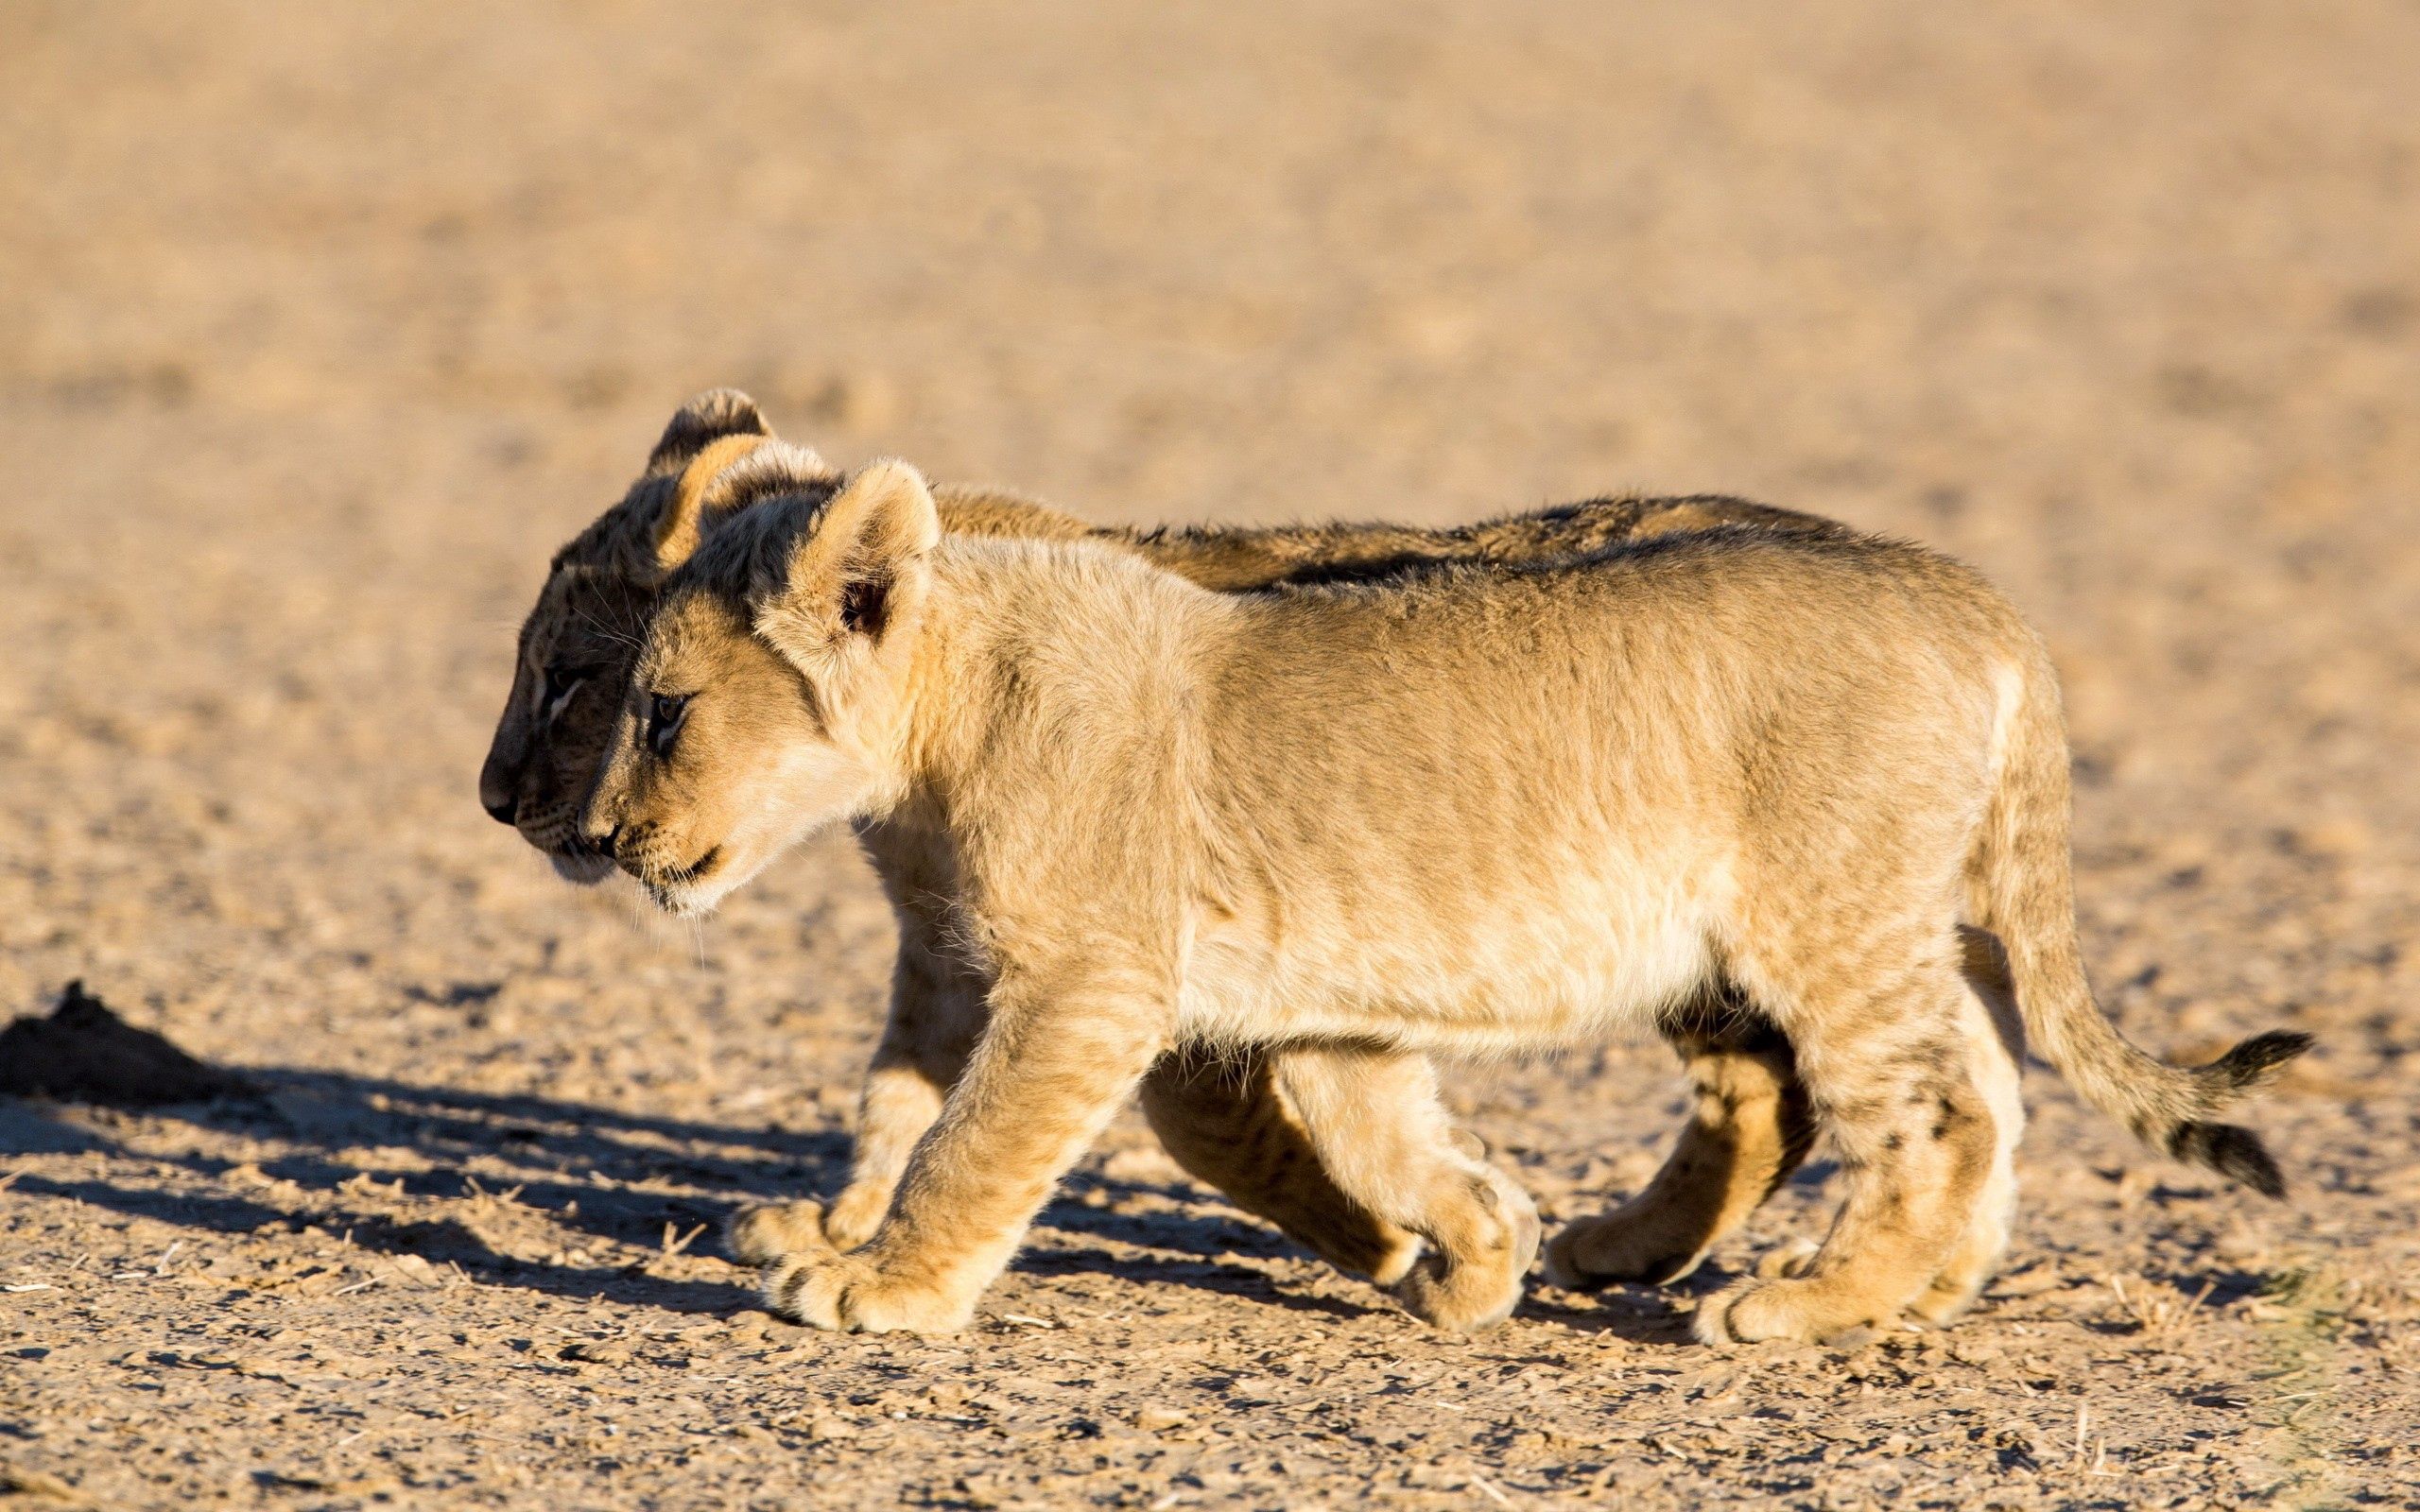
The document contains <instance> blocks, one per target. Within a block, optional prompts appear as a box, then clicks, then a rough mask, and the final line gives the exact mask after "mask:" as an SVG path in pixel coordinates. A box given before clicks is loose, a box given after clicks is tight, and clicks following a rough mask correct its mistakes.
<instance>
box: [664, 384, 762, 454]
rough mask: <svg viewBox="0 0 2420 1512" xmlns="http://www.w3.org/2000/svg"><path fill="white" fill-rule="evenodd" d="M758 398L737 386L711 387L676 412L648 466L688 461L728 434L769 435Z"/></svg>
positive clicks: (666, 426)
mask: <svg viewBox="0 0 2420 1512" xmlns="http://www.w3.org/2000/svg"><path fill="white" fill-rule="evenodd" d="M772 434H773V432H772V428H771V427H770V426H769V425H767V424H766V423H765V416H764V412H763V411H761V410H759V409H758V408H757V407H756V401H754V400H752V399H751V398H749V397H748V396H747V395H746V394H744V393H742V392H740V391H739V390H738V389H736V388H709V389H707V390H706V391H705V392H704V393H702V394H700V395H699V396H698V397H696V398H695V399H692V400H690V401H689V402H688V403H687V404H683V405H682V406H681V408H680V409H679V410H678V411H677V412H676V413H675V414H674V415H673V417H672V419H671V421H669V422H667V423H666V425H665V427H664V435H663V437H662V438H659V439H658V440H657V441H656V443H655V450H654V451H653V452H652V453H650V454H649V455H648V467H649V468H650V469H652V470H658V471H661V470H664V469H667V468H672V467H677V466H679V465H682V464H684V463H686V462H687V461H688V460H689V459H690V458H691V457H693V456H695V455H698V454H699V453H700V452H701V451H703V450H705V448H706V447H707V446H708V445H710V444H712V443H713V442H715V441H718V440H720V439H722V438H724V437H726V436H770V435H772Z"/></svg>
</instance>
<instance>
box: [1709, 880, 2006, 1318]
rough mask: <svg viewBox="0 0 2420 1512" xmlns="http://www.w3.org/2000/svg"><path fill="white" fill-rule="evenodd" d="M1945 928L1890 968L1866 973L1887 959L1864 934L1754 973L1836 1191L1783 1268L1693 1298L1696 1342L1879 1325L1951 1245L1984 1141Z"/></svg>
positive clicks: (1935, 1271) (1964, 1226) (1947, 1258)
mask: <svg viewBox="0 0 2420 1512" xmlns="http://www.w3.org/2000/svg"><path fill="white" fill-rule="evenodd" d="M1947 933H1948V932H1947V930H1946V928H1945V929H1944V930H1943V936H1944V937H1943V938H1942V939H1941V940H1940V941H1939V942H1938V943H1937V944H1936V945H1934V946H1933V947H1932V948H1930V949H1918V950H1915V951H1911V952H1910V954H1912V955H1913V957H1914V958H1913V959H1912V960H1908V961H1907V963H1906V964H1905V965H1901V966H1897V967H1895V968H1893V967H1887V966H1886V967H1880V968H1877V967H1876V964H1875V963H1876V959H1877V958H1887V957H1888V956H1889V955H1890V954H1895V953H1894V952H1892V951H1891V950H1889V949H1888V948H1887V946H1883V945H1879V944H1878V945H1877V946H1876V948H1874V949H1872V950H1869V951H1866V952H1863V953H1860V954H1859V955H1858V956H1857V957H1852V958H1848V959H1842V958H1841V957H1840V956H1838V955H1837V954H1836V955H1834V957H1833V958H1832V959H1831V960H1830V961H1829V962H1826V961H1825V960H1824V956H1823V954H1822V953H1821V952H1820V950H1819V951H1816V952H1811V953H1810V952H1804V951H1802V952H1801V954H1800V955H1799V958H1798V959H1797V960H1793V961H1791V962H1790V964H1789V968H1788V969H1787V971H1786V973H1785V972H1784V971H1757V972H1756V973H1755V976H1756V979H1755V980H1753V986H1754V988H1755V991H1756V993H1757V1000H1758V1001H1759V1002H1763V1003H1769V1004H1772V1005H1774V1006H1775V1008H1776V1010H1777V1012H1779V1013H1780V1014H1781V1015H1782V1016H1783V1022H1784V1024H1785V1027H1786V1029H1787V1031H1788V1033H1789V1037H1790V1042H1791V1043H1792V1044H1793V1045H1794V1046H1795V1047H1796V1049H1797V1052H1798V1065H1799V1070H1800V1074H1801V1075H1802V1076H1803V1077H1804V1078H1805V1080H1806V1089H1807V1092H1808V1094H1809V1096H1810V1098H1811V1099H1812V1102H1813V1106H1814V1108H1815V1113H1816V1117H1817V1119H1818V1120H1819V1122H1820V1123H1821V1124H1822V1125H1823V1126H1824V1129H1825V1131H1826V1132H1828V1133H1829V1134H1830V1135H1831V1137H1832V1142H1833V1144H1834V1145H1835V1147H1836V1148H1837V1149H1838V1151H1839V1153H1840V1160H1841V1171H1842V1174H1843V1175H1844V1176H1845V1177H1846V1178H1847V1183H1848V1194H1847V1196H1846V1198H1845V1199H1844V1201H1843V1202H1842V1204H1841V1211H1840V1212H1839V1214H1838V1216H1837V1217H1836V1218H1835V1219H1834V1220H1833V1224H1832V1229H1831V1231H1830V1233H1829V1234H1828V1235H1827V1236H1826V1237H1825V1238H1824V1244H1823V1246H1822V1247H1821V1248H1819V1249H1818V1250H1817V1251H1816V1252H1815V1254H1814V1255H1813V1257H1812V1258H1810V1259H1809V1260H1808V1261H1807V1262H1806V1263H1805V1265H1804V1266H1803V1267H1801V1268H1800V1269H1799V1270H1798V1272H1797V1274H1795V1275H1792V1276H1789V1277H1786V1278H1783V1279H1779V1280H1753V1281H1747V1282H1743V1283H1741V1284H1739V1285H1737V1286H1734V1287H1732V1288H1730V1289H1729V1290H1727V1291H1725V1292H1722V1293H1720V1294H1719V1295H1717V1296H1715V1297H1709V1298H1708V1299H1707V1300H1706V1302H1705V1304H1704V1305H1703V1307H1701V1308H1700V1309H1699V1311H1698V1314H1697V1323H1696V1330H1697V1333H1698V1336H1699V1337H1700V1338H1702V1339H1703V1340H1704V1341H1705V1342H1707V1343H1709V1344H1719V1343H1725V1342H1737V1343H1753V1342H1755V1341H1757V1340H1761V1339H1795V1340H1802V1341H1808V1340H1817V1339H1823V1338H1827V1337H1831V1336H1833V1335H1835V1334H1839V1333H1842V1332H1847V1331H1849V1330H1852V1329H1856V1328H1859V1327H1864V1326H1878V1325H1882V1324H1886V1323H1889V1322H1890V1321H1892V1320H1893V1319H1894V1318H1895V1317H1896V1316H1897V1315H1898V1314H1899V1312H1900V1310H1901V1309H1902V1308H1904V1307H1906V1306H1908V1305H1909V1304H1910V1302H1913V1301H1915V1300H1916V1299H1917V1298H1918V1297H1919V1296H1920V1294H1923V1293H1924V1292H1925V1290H1926V1288H1927V1286H1929V1285H1930V1284H1931V1283H1932V1281H1933V1280H1934V1278H1936V1277H1939V1276H1942V1275H1943V1274H1944V1271H1945V1267H1948V1266H1949V1265H1950V1264H1951V1263H1952V1261H1953V1260H1954V1259H1955V1258H1957V1257H1958V1256H1959V1254H1960V1253H1961V1246H1962V1241H1963V1240H1964V1239H1965V1238H1966V1237H1967V1235H1968V1233H1969V1230H1970V1227H1971V1226H1972V1225H1973V1224H1974V1222H1975V1219H1976V1214H1977V1211H1978V1208H1979V1201H1980V1199H1981V1198H1982V1197H1983V1195H1984V1194H1985V1187H1986V1183H1987V1179H1988V1177H1989V1176H1990V1173H1991V1171H1992V1170H1993V1167H1994V1163H1995V1156H1996V1146H1997V1143H1998V1136H1997V1130H1996V1120H1995V1118H1994V1116H1993V1110H1992V1108H1991V1105H1990V1103H1989V1101H1988V1100H1987V1099H1986V1097H1985V1095H1984V1093H1983V1091H1982V1090H1981V1089H1980V1088H1979V1087H1978V1085H1977V1084H1976V1078H1975V1073H1974V1067H1973V1063H1972V1057H1971V1056H1970V1054H1969V1048H1968V1037H1967V1034H1966V1031H1965V1022H1966V1021H1965V1011H1966V1007H1967V1004H1968V1001H1969V1000H1968V998H1967V995H1966V991H1965V988H1964V984H1963V982H1962V979H1961V977H1960V975H1959V972H1958V970H1957V965H1956V956H1955V954H1954V953H1953V947H1952V946H1951V944H1950V941H1949V940H1948V938H1947V937H1946V936H1947ZM1799 943H1801V944H1802V946H1803V945H1805V944H1808V943H1812V944H1815V945H1818V946H1820V945H1821V944H1823V943H1824V942H1823V941H1820V940H1819V941H1811V942H1809V941H1802V942H1799ZM1785 958H1786V959H1787V957H1785ZM1903 959H1904V957H1903ZM1810 967H1812V968H1814V969H1813V970H1809V968H1810ZM2001 1229H2002V1231H2003V1232H2004V1229H2005V1217H2004V1215H2003V1218H2002V1224H2001ZM1996 1243H1997V1242H1996V1241H1994V1245H1995V1247H1996Z"/></svg>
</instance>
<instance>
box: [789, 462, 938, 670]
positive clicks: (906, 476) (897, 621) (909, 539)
mask: <svg viewBox="0 0 2420 1512" xmlns="http://www.w3.org/2000/svg"><path fill="white" fill-rule="evenodd" d="M941 537H942V525H941V517H940V515H939V514H938V513H937V512H936V511H935V509H934V507H933V495H932V492H931V490H928V489H926V488H925V477H924V474H923V473H921V472H917V471H916V470H915V469H914V468H912V467H910V466H908V464H907V463H905V462H900V461H892V460H885V461H880V462H876V463H874V464H873V466H871V467H869V468H867V469H865V471H863V472H859V473H857V474H856V476H854V477H852V478H850V479H849V481H848V483H847V484H846V485H845V486H844V487H842V489H841V490H840V491H839V492H838V493H837V494H835V495H833V497H832V501H831V503H829V504H827V505H825V506H824V507H823V508H822V509H821V511H820V512H819V513H818V514H817V515H816V517H815V519H814V521H813V522H812V523H811V524H808V525H807V526H806V528H805V529H804V531H803V532H802V533H801V534H800V536H799V537H798V538H797V541H796V543H795V544H794V545H793V546H792V547H791V549H790V554H789V563H788V570H787V573H786V574H785V575H784V576H783V579H782V582H781V584H780V586H779V587H778V588H777V589H776V590H775V591H774V592H773V593H771V594H770V595H769V596H768V597H767V599H766V600H765V602H764V604H763V605H762V607H761V608H759V609H758V610H757V611H756V633H757V634H759V635H761V636H763V637H764V638H765V639H766V641H768V642H769V643H770V644H771V645H772V646H773V648H774V649H775V650H777V651H780V652H781V653H782V654H783V655H784V656H786V657H787V658H788V659H789V660H790V661H791V662H793V663H795V664H797V665H798V666H799V667H800V668H802V669H804V670H805V671H807V672H809V673H823V674H835V673H841V672H844V671H845V670H846V669H847V668H848V667H849V666H851V665H853V664H855V663H856V662H858V661H859V660H860V659H861V657H862V655H863V653H865V652H867V651H870V650H872V649H873V648H875V647H877V646H879V645H880V644H882V643H883V642H884V641H885V639H886V638H888V637H889V636H890V635H891V634H892V633H893V632H894V631H896V630H897V629H898V628H899V627H901V626H903V625H905V624H908V623H909V622H910V621H912V620H913V619H914V618H915V617H916V616H917V615H918V614H919V613H920V612H921V611H922V610H923V608H924V601H925V594H926V593H927V592H928V591H929V589H930V586H931V580H932V563H931V559H930V558H931V557H932V552H933V548H934V546H936V545H937V544H939V543H940V541H941Z"/></svg>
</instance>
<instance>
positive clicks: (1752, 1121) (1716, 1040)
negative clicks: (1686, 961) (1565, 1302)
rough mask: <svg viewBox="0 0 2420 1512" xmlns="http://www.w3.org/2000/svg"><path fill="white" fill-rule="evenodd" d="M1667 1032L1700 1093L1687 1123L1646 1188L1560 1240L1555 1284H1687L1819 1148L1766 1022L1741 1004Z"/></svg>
mask: <svg viewBox="0 0 2420 1512" xmlns="http://www.w3.org/2000/svg"><path fill="white" fill-rule="evenodd" d="M1724 1010H1728V1011H1724ZM1666 1035H1667V1038H1668V1040H1670V1041H1671V1043H1672V1047H1673V1049H1674V1050H1675V1051H1676V1052H1677V1053H1678V1054H1679V1055H1680V1057H1681V1059H1682V1062H1683V1064H1684V1066H1685V1068H1686V1070H1687V1073H1688V1077H1689V1081H1690V1084H1691V1086H1692V1087H1693V1088H1694V1089H1695V1091H1696V1102H1695V1105H1694V1106H1693V1107H1692V1108H1691V1109H1690V1112H1689V1122H1688V1123H1687V1125H1685V1126H1684V1127H1683V1128H1682V1130H1681V1138H1680V1141H1679V1143H1676V1144H1675V1145H1674V1146H1673V1148H1672V1153H1671V1155H1670V1156H1669V1157H1668V1159H1667V1160H1665V1162H1664V1165H1663V1168H1662V1169H1661V1170H1659V1171H1657V1172H1656V1173H1655V1178H1654V1179H1653V1180H1652V1181H1651V1182H1649V1183H1648V1185H1647V1189H1646V1190H1645V1191H1643V1192H1641V1193H1639V1194H1638V1195H1636V1196H1634V1197H1633V1198H1631V1200H1630V1201H1628V1202H1626V1203H1623V1204H1622V1205H1621V1206H1620V1207H1618V1208H1616V1209H1615V1210H1614V1211H1611V1212H1607V1213H1601V1214H1599V1215H1598V1216H1596V1217H1593V1218H1581V1219H1577V1220H1574V1221H1573V1222H1571V1223H1569V1224H1566V1225H1564V1229H1563V1230H1562V1231H1561V1232H1559V1233H1557V1234H1556V1235H1555V1236H1554V1240H1553V1242H1552V1243H1550V1244H1549V1245H1547V1254H1546V1273H1547V1280H1549V1281H1551V1282H1553V1283H1554V1284H1555V1285H1557V1286H1562V1287H1565V1288H1568V1289H1571V1290H1587V1289H1592V1288H1595V1287H1599V1286H1603V1285H1605V1284H1607V1283H1608V1282H1612V1281H1645V1282H1650V1283H1656V1284H1660V1283H1662V1282H1666V1281H1673V1280H1680V1279H1681V1278H1682V1277H1684V1276H1686V1275H1687V1274H1688V1273H1689V1272H1691V1271H1693V1270H1695V1269H1696V1268H1697V1267H1698V1264H1699V1263H1700V1262H1701V1261H1703V1259H1704V1258H1705V1253H1706V1251H1707V1250H1708V1249H1710V1248H1712V1247H1713V1246H1714V1245H1715V1243H1716V1242H1717V1241H1718V1240H1720V1239H1721V1238H1722V1237H1723V1236H1724V1235H1725V1234H1728V1233H1729V1232H1731V1230H1733V1229H1737V1227H1738V1226H1739V1225H1740V1223H1741V1222H1743V1221H1744V1220H1745V1219H1746V1218H1747V1216H1748V1214H1750V1213H1751V1212H1754V1211H1755V1210H1756V1207H1757V1205H1758V1204H1760V1203H1762V1202H1763V1201H1764V1200H1765V1198H1766V1197H1768V1196H1770V1195H1771V1194H1772V1192H1773V1189H1774V1188H1776V1187H1778V1186H1779V1185H1780V1184H1781V1183H1782V1182H1783V1181H1785V1180H1787V1179H1789V1174H1790V1173H1791V1172H1792V1171H1794V1170H1796V1169H1797V1168H1798V1166H1799V1164H1800V1162H1801V1161H1803V1160H1806V1151H1807V1147H1808V1146H1809V1145H1811V1144H1812V1143H1814V1139H1815V1124H1814V1118H1813V1116H1812V1114H1811V1112H1810V1110H1809V1108H1808V1107H1807V1101H1806V1089H1805V1088H1804V1087H1803V1086H1801V1085H1800V1083H1799V1080H1798V1070H1797V1064H1796V1058H1795V1057H1794V1056H1793V1055H1792V1054H1791V1052H1790V1047H1789V1040H1787V1039H1785V1038H1783V1036H1782V1034H1781V1033H1780V1031H1779V1030H1777V1029H1775V1028H1773V1026H1772V1024H1771V1023H1770V1022H1766V1021H1765V1020H1763V1019H1762V1018H1761V1017H1760V1016H1757V1015H1755V1013H1754V1012H1753V1011H1751V1010H1749V1009H1747V1008H1746V1007H1745V1006H1744V1005H1737V1004H1736V1002H1734V1003H1731V1004H1725V1005H1720V1007H1719V1009H1718V1011H1717V1012H1714V1013H1709V1014H1702V1015H1696V1016H1694V1017H1693V1018H1692V1019H1691V1020H1688V1021H1684V1022H1675V1023H1674V1024H1672V1025H1669V1026H1668V1028H1667V1030H1666Z"/></svg>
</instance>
